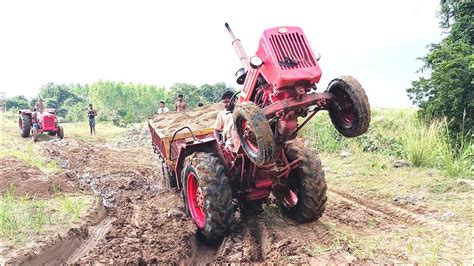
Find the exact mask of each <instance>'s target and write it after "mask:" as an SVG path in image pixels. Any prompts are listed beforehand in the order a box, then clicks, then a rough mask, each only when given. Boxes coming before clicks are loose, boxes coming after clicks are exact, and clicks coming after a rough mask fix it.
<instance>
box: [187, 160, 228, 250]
mask: <svg viewBox="0 0 474 266" xmlns="http://www.w3.org/2000/svg"><path fill="white" fill-rule="evenodd" d="M182 176H183V185H184V187H183V189H184V193H183V195H184V202H185V206H186V212H187V213H188V214H189V215H190V216H191V217H192V218H193V220H194V223H195V224H196V226H197V228H198V236H200V237H201V239H202V240H203V241H204V242H207V243H212V242H216V241H219V240H221V239H222V238H223V237H224V236H225V235H226V234H227V232H228V230H229V228H230V226H231V224H232V221H233V219H234V207H233V204H232V191H231V189H230V185H229V180H228V178H227V176H226V175H225V172H224V166H223V165H222V164H221V163H220V160H219V158H218V157H217V156H216V155H214V154H212V153H204V152H197V153H193V154H192V155H190V156H188V157H187V158H186V160H185V164H184V170H183V175H182Z"/></svg>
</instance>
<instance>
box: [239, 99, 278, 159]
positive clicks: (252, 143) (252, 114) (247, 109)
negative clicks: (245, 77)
mask: <svg viewBox="0 0 474 266" xmlns="http://www.w3.org/2000/svg"><path fill="white" fill-rule="evenodd" d="M259 111H260V109H259V108H258V107H257V106H256V105H255V104H254V103H253V102H241V103H238V104H237V105H236V106H235V109H234V112H233V118H234V127H235V130H236V132H237V136H238V137H239V140H240V143H241V146H242V149H243V150H244V152H245V154H247V156H248V157H249V159H250V160H251V161H252V162H253V163H254V164H256V165H257V166H262V165H265V164H267V163H270V162H272V161H273V159H274V158H273V157H274V152H275V150H276V147H275V141H274V139H273V133H272V129H271V128H270V125H269V124H268V120H267V119H266V118H265V116H264V115H263V114H262V113H261V112H259Z"/></svg>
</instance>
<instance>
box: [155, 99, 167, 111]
mask: <svg viewBox="0 0 474 266" xmlns="http://www.w3.org/2000/svg"><path fill="white" fill-rule="evenodd" d="M169 111H170V109H168V107H166V106H165V102H164V101H160V108H158V112H156V113H157V114H162V113H167V112H169Z"/></svg>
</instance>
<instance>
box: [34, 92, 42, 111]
mask: <svg viewBox="0 0 474 266" xmlns="http://www.w3.org/2000/svg"><path fill="white" fill-rule="evenodd" d="M35 111H36V112H38V113H40V114H41V113H43V99H41V97H40V96H38V100H36V103H35Z"/></svg>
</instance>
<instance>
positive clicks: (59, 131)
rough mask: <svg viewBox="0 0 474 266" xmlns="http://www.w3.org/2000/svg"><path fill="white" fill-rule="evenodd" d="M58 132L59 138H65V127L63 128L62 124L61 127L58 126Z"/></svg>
mask: <svg viewBox="0 0 474 266" xmlns="http://www.w3.org/2000/svg"><path fill="white" fill-rule="evenodd" d="M57 134H58V138H59V139H63V138H64V128H63V127H62V126H59V127H58V132H57Z"/></svg>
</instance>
